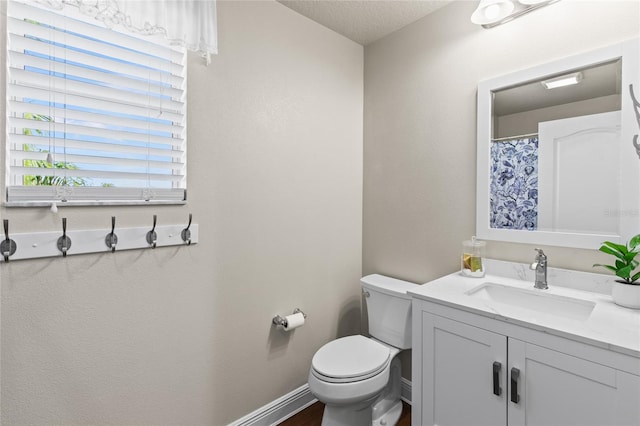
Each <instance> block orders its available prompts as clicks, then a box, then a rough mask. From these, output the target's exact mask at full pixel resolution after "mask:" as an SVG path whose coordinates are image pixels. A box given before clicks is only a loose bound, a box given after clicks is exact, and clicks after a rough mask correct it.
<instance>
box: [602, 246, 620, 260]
mask: <svg viewBox="0 0 640 426" xmlns="http://www.w3.org/2000/svg"><path fill="white" fill-rule="evenodd" d="M599 250H600V251H601V252H603V253H607V254H610V255H612V256H615V257H617V258H618V259H620V260H624V256H625V254H626V249H625V253H622V252H620V251H619V250H615V249H612V248H610V247H608V246H606V245H603V246H602V247H600V249H599Z"/></svg>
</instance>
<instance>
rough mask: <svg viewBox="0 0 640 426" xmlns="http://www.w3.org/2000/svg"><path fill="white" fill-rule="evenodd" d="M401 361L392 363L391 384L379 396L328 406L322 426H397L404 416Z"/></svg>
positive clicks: (396, 360) (323, 416) (395, 360)
mask: <svg viewBox="0 0 640 426" xmlns="http://www.w3.org/2000/svg"><path fill="white" fill-rule="evenodd" d="M400 370H401V364H400V359H399V358H398V357H395V358H394V359H393V360H392V361H391V366H390V371H389V382H388V383H387V386H385V388H384V389H383V390H382V392H381V393H380V394H379V395H376V396H375V397H373V398H368V399H367V400H365V401H361V402H359V403H357V404H349V405H333V404H326V405H325V407H324V413H323V415H322V426H395V424H396V423H398V420H399V419H400V415H401V414H402V401H401V400H400Z"/></svg>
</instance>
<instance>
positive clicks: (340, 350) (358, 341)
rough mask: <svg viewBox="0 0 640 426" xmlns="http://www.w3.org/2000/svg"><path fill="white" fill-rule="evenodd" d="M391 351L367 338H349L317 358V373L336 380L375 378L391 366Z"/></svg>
mask: <svg viewBox="0 0 640 426" xmlns="http://www.w3.org/2000/svg"><path fill="white" fill-rule="evenodd" d="M390 353H391V352H390V350H389V348H387V347H386V346H384V345H382V344H380V343H378V342H376V341H375V340H372V339H367V338H366V337H364V336H348V337H342V338H340V339H337V340H334V341H332V342H329V343H327V344H326V345H324V346H323V347H321V348H320V349H319V350H318V352H316V354H315V355H314V356H313V360H312V361H311V365H312V366H313V369H314V370H315V371H317V372H318V373H320V374H321V375H323V376H326V377H328V378H335V379H347V378H356V377H362V376H372V375H374V374H376V373H377V372H378V371H380V370H382V369H384V368H385V367H386V365H387V364H388V362H389V358H390Z"/></svg>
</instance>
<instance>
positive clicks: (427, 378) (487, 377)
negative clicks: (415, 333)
mask: <svg viewBox="0 0 640 426" xmlns="http://www.w3.org/2000/svg"><path fill="white" fill-rule="evenodd" d="M422 321H423V323H422V330H423V336H422V337H423V339H422V373H423V377H422V383H421V385H422V388H421V395H422V398H421V399H422V401H418V403H422V412H421V414H422V419H417V418H414V419H413V422H414V423H413V424H414V425H421V426H426V425H438V426H448V425H456V426H459V425H474V426H482V425H487V426H496V425H504V424H506V420H507V413H506V406H505V404H506V399H505V395H506V389H507V388H506V373H505V371H506V360H507V352H506V349H507V338H506V337H505V336H502V335H500V334H496V333H492V332H489V331H486V330H483V329H480V328H477V327H473V326H470V325H467V324H463V323H460V322H457V321H452V320H448V319H446V318H443V317H439V316H437V315H432V314H429V313H426V312H423V313H422ZM494 363H495V364H494ZM494 379H495V383H494Z"/></svg>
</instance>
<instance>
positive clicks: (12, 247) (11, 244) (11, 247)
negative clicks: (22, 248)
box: [0, 219, 18, 262]
mask: <svg viewBox="0 0 640 426" xmlns="http://www.w3.org/2000/svg"><path fill="white" fill-rule="evenodd" d="M3 225H4V240H2V242H0V252H1V253H2V256H4V261H5V262H8V261H9V257H10V256H12V255H13V254H14V253H15V252H16V249H17V248H18V246H17V244H16V242H15V241H13V240H12V239H11V238H9V219H4V221H3Z"/></svg>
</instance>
